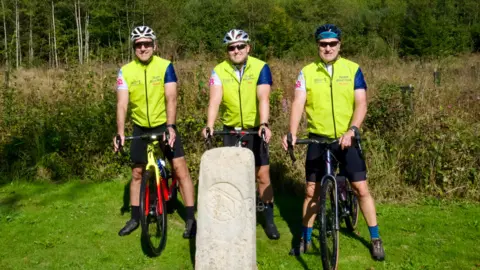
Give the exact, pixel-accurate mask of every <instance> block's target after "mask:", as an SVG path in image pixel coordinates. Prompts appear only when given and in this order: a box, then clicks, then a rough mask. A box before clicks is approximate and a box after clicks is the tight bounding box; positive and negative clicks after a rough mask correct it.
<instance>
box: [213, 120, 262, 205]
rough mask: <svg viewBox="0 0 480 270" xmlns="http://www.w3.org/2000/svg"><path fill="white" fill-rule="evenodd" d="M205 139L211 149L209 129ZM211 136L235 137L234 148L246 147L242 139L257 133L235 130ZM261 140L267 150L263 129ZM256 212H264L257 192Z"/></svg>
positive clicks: (214, 133) (219, 132)
mask: <svg viewBox="0 0 480 270" xmlns="http://www.w3.org/2000/svg"><path fill="white" fill-rule="evenodd" d="M206 133H207V138H206V139H205V145H206V147H207V149H211V148H212V133H211V131H210V128H209V127H207V128H206ZM213 135H231V136H236V137H237V141H236V143H235V147H246V146H247V142H246V141H244V140H243V138H244V137H245V136H247V135H253V136H255V135H258V131H249V130H242V129H241V128H235V129H233V130H214V131H213ZM261 135H262V140H263V143H262V145H263V147H264V149H265V150H268V149H267V147H268V144H267V143H266V142H265V129H262V131H261ZM256 201H257V203H256V210H257V212H258V213H260V212H263V211H264V210H265V203H264V202H263V201H262V200H261V199H260V194H259V192H258V190H257V191H256Z"/></svg>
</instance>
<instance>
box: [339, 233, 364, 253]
mask: <svg viewBox="0 0 480 270" xmlns="http://www.w3.org/2000/svg"><path fill="white" fill-rule="evenodd" d="M340 233H341V234H343V235H345V236H347V237H348V238H352V239H355V240H357V241H359V242H360V243H362V244H363V245H364V246H365V247H366V248H367V249H369V250H370V242H369V241H368V240H366V239H365V238H363V237H361V236H360V235H358V234H356V233H355V231H353V232H352V231H350V230H349V229H347V228H342V227H340Z"/></svg>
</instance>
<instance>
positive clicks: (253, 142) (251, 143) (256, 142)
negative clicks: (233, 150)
mask: <svg viewBox="0 0 480 270" xmlns="http://www.w3.org/2000/svg"><path fill="white" fill-rule="evenodd" d="M258 129H259V128H258V127H256V128H252V129H248V131H256V132H258ZM223 130H224V131H230V130H234V128H233V127H228V126H224V127H223ZM237 140H238V138H237V136H232V135H224V136H223V145H224V146H235V144H236V142H237ZM242 146H243V147H245V148H248V149H250V150H252V152H253V156H254V157H255V166H256V167H259V166H264V165H268V164H270V156H269V154H268V144H267V143H264V142H263V139H262V138H260V136H258V135H246V136H244V137H243V138H242Z"/></svg>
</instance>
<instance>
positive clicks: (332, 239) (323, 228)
mask: <svg viewBox="0 0 480 270" xmlns="http://www.w3.org/2000/svg"><path fill="white" fill-rule="evenodd" d="M333 181H334V178H332V179H326V181H324V184H323V185H322V189H321V194H320V209H319V214H318V216H317V218H318V219H319V224H320V236H319V238H320V239H319V240H320V255H321V257H322V265H323V269H324V270H334V269H337V264H338V230H337V229H336V215H335V202H336V199H337V195H336V194H335V186H334V182H333Z"/></svg>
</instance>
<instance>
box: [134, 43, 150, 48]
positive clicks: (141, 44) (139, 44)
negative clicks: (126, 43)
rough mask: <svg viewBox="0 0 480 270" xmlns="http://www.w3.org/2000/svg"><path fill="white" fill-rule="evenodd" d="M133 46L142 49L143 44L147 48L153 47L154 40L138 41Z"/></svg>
mask: <svg viewBox="0 0 480 270" xmlns="http://www.w3.org/2000/svg"><path fill="white" fill-rule="evenodd" d="M133 46H134V47H135V49H141V48H142V46H143V47H145V48H151V47H153V42H152V41H146V42H137V43H135V44H134V45H133Z"/></svg>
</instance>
